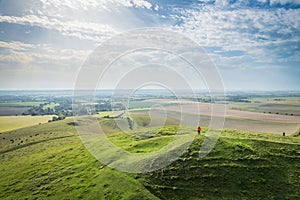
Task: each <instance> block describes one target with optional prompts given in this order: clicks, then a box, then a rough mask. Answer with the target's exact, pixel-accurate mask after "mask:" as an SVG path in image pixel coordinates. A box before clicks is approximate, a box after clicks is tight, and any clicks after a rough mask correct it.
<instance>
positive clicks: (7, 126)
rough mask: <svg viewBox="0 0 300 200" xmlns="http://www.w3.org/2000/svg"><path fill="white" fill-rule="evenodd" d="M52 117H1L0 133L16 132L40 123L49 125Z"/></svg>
mask: <svg viewBox="0 0 300 200" xmlns="http://www.w3.org/2000/svg"><path fill="white" fill-rule="evenodd" d="M50 119H52V115H45V116H0V132H5V131H10V130H15V129H19V128H23V127H27V126H33V125H37V124H40V123H47V122H48V120H50Z"/></svg>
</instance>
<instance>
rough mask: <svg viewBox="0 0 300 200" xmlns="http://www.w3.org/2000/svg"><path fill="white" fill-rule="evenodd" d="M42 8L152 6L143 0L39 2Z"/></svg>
mask: <svg viewBox="0 0 300 200" xmlns="http://www.w3.org/2000/svg"><path fill="white" fill-rule="evenodd" d="M40 1H41V2H42V3H43V6H44V7H52V8H53V7H55V8H57V9H66V8H69V9H75V10H82V9H83V10H89V9H91V8H97V9H106V10H107V9H110V7H111V6H124V7H136V8H146V9H151V8H152V4H151V3H149V2H148V1H145V0H100V1H99V0H98V1H97V0H84V1H83V0H40Z"/></svg>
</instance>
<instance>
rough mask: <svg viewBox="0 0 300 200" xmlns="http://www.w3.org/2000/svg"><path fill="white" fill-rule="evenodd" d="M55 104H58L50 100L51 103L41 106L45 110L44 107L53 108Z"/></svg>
mask: <svg viewBox="0 0 300 200" xmlns="http://www.w3.org/2000/svg"><path fill="white" fill-rule="evenodd" d="M55 106H59V103H53V102H51V103H49V104H46V105H44V106H43V109H44V110H46V109H48V108H49V109H54V107H55Z"/></svg>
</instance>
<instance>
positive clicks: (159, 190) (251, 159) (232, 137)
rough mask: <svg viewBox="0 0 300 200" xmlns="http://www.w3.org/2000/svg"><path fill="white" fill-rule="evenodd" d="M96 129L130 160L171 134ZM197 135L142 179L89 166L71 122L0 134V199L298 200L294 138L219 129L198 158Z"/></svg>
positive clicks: (299, 146)
mask: <svg viewBox="0 0 300 200" xmlns="http://www.w3.org/2000/svg"><path fill="white" fill-rule="evenodd" d="M100 123H101V124H102V125H103V126H105V127H104V129H106V130H109V131H111V132H110V134H109V135H108V136H109V137H110V139H111V141H112V142H114V143H115V144H116V145H118V146H120V147H122V148H124V149H126V150H127V151H131V152H134V153H140V152H142V153H143V152H151V151H157V150H158V149H159V148H160V147H162V146H164V145H166V144H167V143H168V142H169V141H171V140H172V137H173V135H174V134H175V133H176V130H177V129H176V126H168V127H164V128H162V129H159V128H155V127H152V128H147V129H142V128H141V129H137V130H133V131H130V132H129V133H126V134H125V133H117V131H118V129H116V128H115V127H113V128H111V126H115V123H114V122H113V120H112V119H100ZM141 123H142V122H141ZM190 131H191V132H192V131H194V130H193V129H190ZM203 132H204V133H203V135H201V136H196V138H195V140H194V142H193V143H192V145H191V146H190V148H189V149H188V150H187V151H186V152H185V153H184V155H182V156H181V158H179V159H178V160H177V161H175V162H174V163H172V164H171V165H170V166H167V167H165V168H163V169H161V170H157V171H154V172H149V173H146V174H130V173H124V172H120V171H117V170H114V169H111V168H109V167H107V166H105V165H103V164H102V163H100V162H99V161H97V160H96V159H95V158H94V157H93V156H92V155H91V154H90V153H89V152H88V151H87V150H86V148H85V147H84V146H83V144H82V143H81V141H80V139H79V137H78V136H77V133H76V130H75V127H74V123H73V122H72V120H71V119H67V120H63V121H57V122H51V123H47V124H42V125H37V126H33V127H27V128H23V129H19V130H15V131H11V132H5V133H1V135H0V199H80V198H83V199H216V198H224V199H241V198H243V199H260V198H264V199H273V198H276V199H284V198H289V199H297V197H299V196H300V138H299V137H282V136H279V135H273V134H262V133H254V132H245V131H231V130H226V131H224V132H223V133H222V136H221V138H220V139H219V141H218V143H217V145H216V146H215V148H214V149H213V151H212V152H211V153H210V154H209V155H208V156H206V157H205V158H203V159H200V158H199V157H198V151H199V149H200V146H201V143H202V141H203V140H204V137H205V136H204V134H205V132H206V129H205V128H204V131H203ZM145 136H146V137H145ZM12 141H13V142H12Z"/></svg>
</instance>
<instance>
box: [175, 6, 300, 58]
mask: <svg viewBox="0 0 300 200" xmlns="http://www.w3.org/2000/svg"><path fill="white" fill-rule="evenodd" d="M223 3H224V2H223ZM176 12H177V15H173V18H174V19H176V20H177V21H178V20H179V21H182V23H181V24H179V25H175V26H174V29H175V30H178V31H181V32H182V33H184V34H186V35H187V36H189V37H191V38H192V39H194V40H195V41H196V42H198V43H199V44H200V45H201V46H216V47H221V48H222V51H232V50H241V51H245V52H246V54H248V55H250V56H252V57H253V58H256V60H257V61H269V62H274V61H279V60H280V59H281V58H280V54H282V53H283V52H284V53H288V52H289V51H290V52H294V53H295V49H296V48H297V47H298V48H299V43H300V35H298V34H296V33H298V32H300V9H282V8H281V9H276V10H274V9H270V10H264V9H251V8H244V9H228V10H227V9H215V7H209V6H206V7H204V8H199V9H179V10H176ZM289 43H294V44H295V45H296V46H297V47H293V48H292V46H287V45H286V44H289ZM297 44H298V45H297ZM257 52H259V53H257ZM287 56H288V55H287ZM290 56H291V57H294V58H295V56H293V55H290ZM299 59H300V58H298V61H299ZM286 60H288V58H286ZM281 61H283V60H282V59H281Z"/></svg>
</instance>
